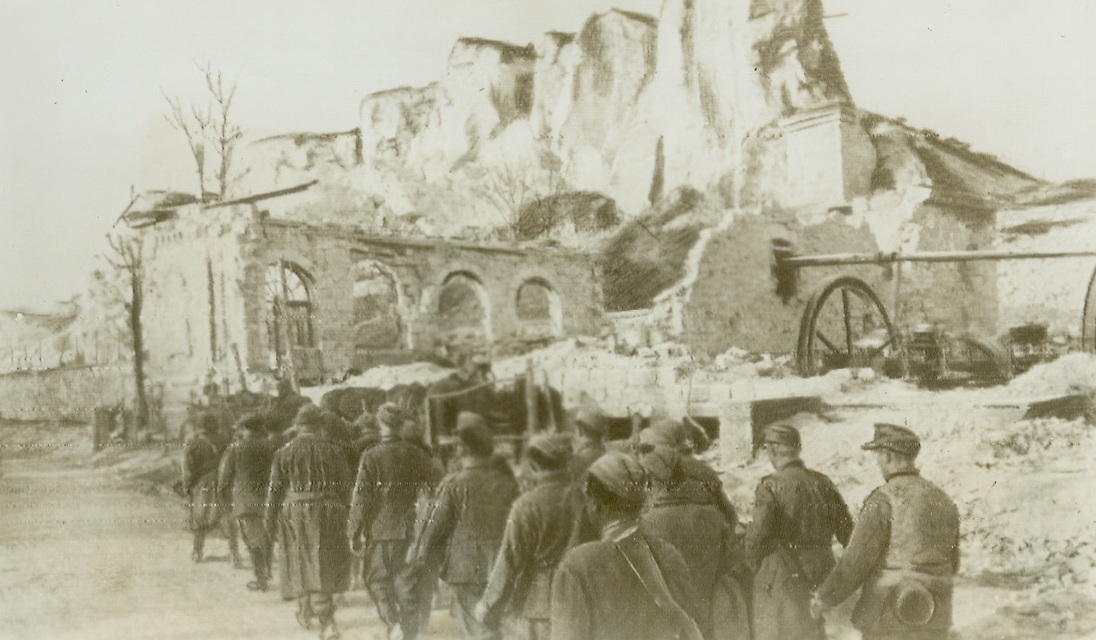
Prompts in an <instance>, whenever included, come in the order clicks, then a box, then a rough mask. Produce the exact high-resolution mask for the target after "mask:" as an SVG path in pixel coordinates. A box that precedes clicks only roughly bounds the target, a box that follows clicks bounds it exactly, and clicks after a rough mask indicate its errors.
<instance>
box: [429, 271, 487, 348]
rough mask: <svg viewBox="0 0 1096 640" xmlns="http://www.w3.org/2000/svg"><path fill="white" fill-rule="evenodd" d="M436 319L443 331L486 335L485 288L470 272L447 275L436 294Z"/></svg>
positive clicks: (445, 332) (470, 335)
mask: <svg viewBox="0 0 1096 640" xmlns="http://www.w3.org/2000/svg"><path fill="white" fill-rule="evenodd" d="M437 322H438V330H439V331H440V332H441V333H443V334H460V335H467V336H469V337H472V336H476V337H488V334H489V329H488V300H487V291H486V289H484V287H483V285H482V284H480V282H479V281H478V280H477V279H475V278H474V277H473V276H471V275H470V274H464V273H455V274H452V275H450V276H449V277H447V278H446V279H445V283H444V284H443V285H442V288H441V291H440V292H439V293H438V312H437Z"/></svg>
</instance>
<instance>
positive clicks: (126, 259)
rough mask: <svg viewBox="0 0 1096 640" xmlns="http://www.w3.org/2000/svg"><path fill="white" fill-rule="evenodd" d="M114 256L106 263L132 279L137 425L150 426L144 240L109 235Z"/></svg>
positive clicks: (128, 308)
mask: <svg viewBox="0 0 1096 640" xmlns="http://www.w3.org/2000/svg"><path fill="white" fill-rule="evenodd" d="M107 241H108V242H109V244H110V250H111V255H110V256H108V257H107V262H109V263H110V265H111V266H112V267H114V268H115V269H118V270H119V271H124V272H125V273H126V275H127V277H128V279H129V294H130V295H129V300H128V301H126V303H125V308H126V315H127V325H128V327H129V335H130V341H131V346H132V348H133V380H134V385H135V387H136V389H135V390H136V392H137V421H138V425H140V426H147V425H148V421H149V415H148V411H149V407H148V396H147V395H146V392H145V339H144V325H143V324H142V322H141V311H142V310H143V308H144V245H143V244H142V242H141V238H140V237H139V236H138V237H131V238H124V237H121V236H117V235H108V236H107Z"/></svg>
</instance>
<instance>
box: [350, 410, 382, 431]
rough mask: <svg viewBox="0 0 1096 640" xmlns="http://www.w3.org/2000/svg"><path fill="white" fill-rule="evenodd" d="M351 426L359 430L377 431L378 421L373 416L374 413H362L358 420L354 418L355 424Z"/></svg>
mask: <svg viewBox="0 0 1096 640" xmlns="http://www.w3.org/2000/svg"><path fill="white" fill-rule="evenodd" d="M350 424H351V426H354V427H357V428H358V429H370V428H372V429H376V428H377V419H376V417H374V416H373V414H372V413H369V412H368V411H362V414H361V415H360V416H358V417H357V418H354V422H352V423H350Z"/></svg>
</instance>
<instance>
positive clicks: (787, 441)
mask: <svg viewBox="0 0 1096 640" xmlns="http://www.w3.org/2000/svg"><path fill="white" fill-rule="evenodd" d="M761 444H783V445H787V446H789V447H801V446H803V440H802V438H800V436H799V430H798V429H796V428H795V427H793V426H791V425H790V424H773V425H769V426H767V427H765V431H763V432H762V434H761Z"/></svg>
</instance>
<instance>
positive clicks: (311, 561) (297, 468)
mask: <svg viewBox="0 0 1096 640" xmlns="http://www.w3.org/2000/svg"><path fill="white" fill-rule="evenodd" d="M350 487H351V481H350V470H349V469H348V468H347V465H346V454H345V452H344V451H343V449H342V447H340V446H339V445H337V444H335V443H333V442H331V441H329V440H326V439H324V438H322V437H320V436H319V435H317V434H312V433H304V434H301V435H299V436H297V437H296V438H294V439H293V440H292V441H291V442H290V443H289V444H287V445H285V446H284V447H282V448H281V449H279V450H278V452H277V453H276V454H275V455H274V463H273V467H272V469H271V471H270V492H269V494H268V498H267V502H268V505H267V510H268V511H267V516H266V517H267V521H268V522H271V521H274V520H276V522H277V529H278V533H279V535H280V536H281V541H282V545H281V546H282V552H281V572H280V575H281V583H282V596H283V597H285V598H296V597H300V596H302V595H306V594H308V593H339V592H342V591H345V590H346V589H347V587H348V585H349V581H350V559H351V553H350V543H349V541H348V540H347V539H346V518H347V506H348V502H349V494H350Z"/></svg>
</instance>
